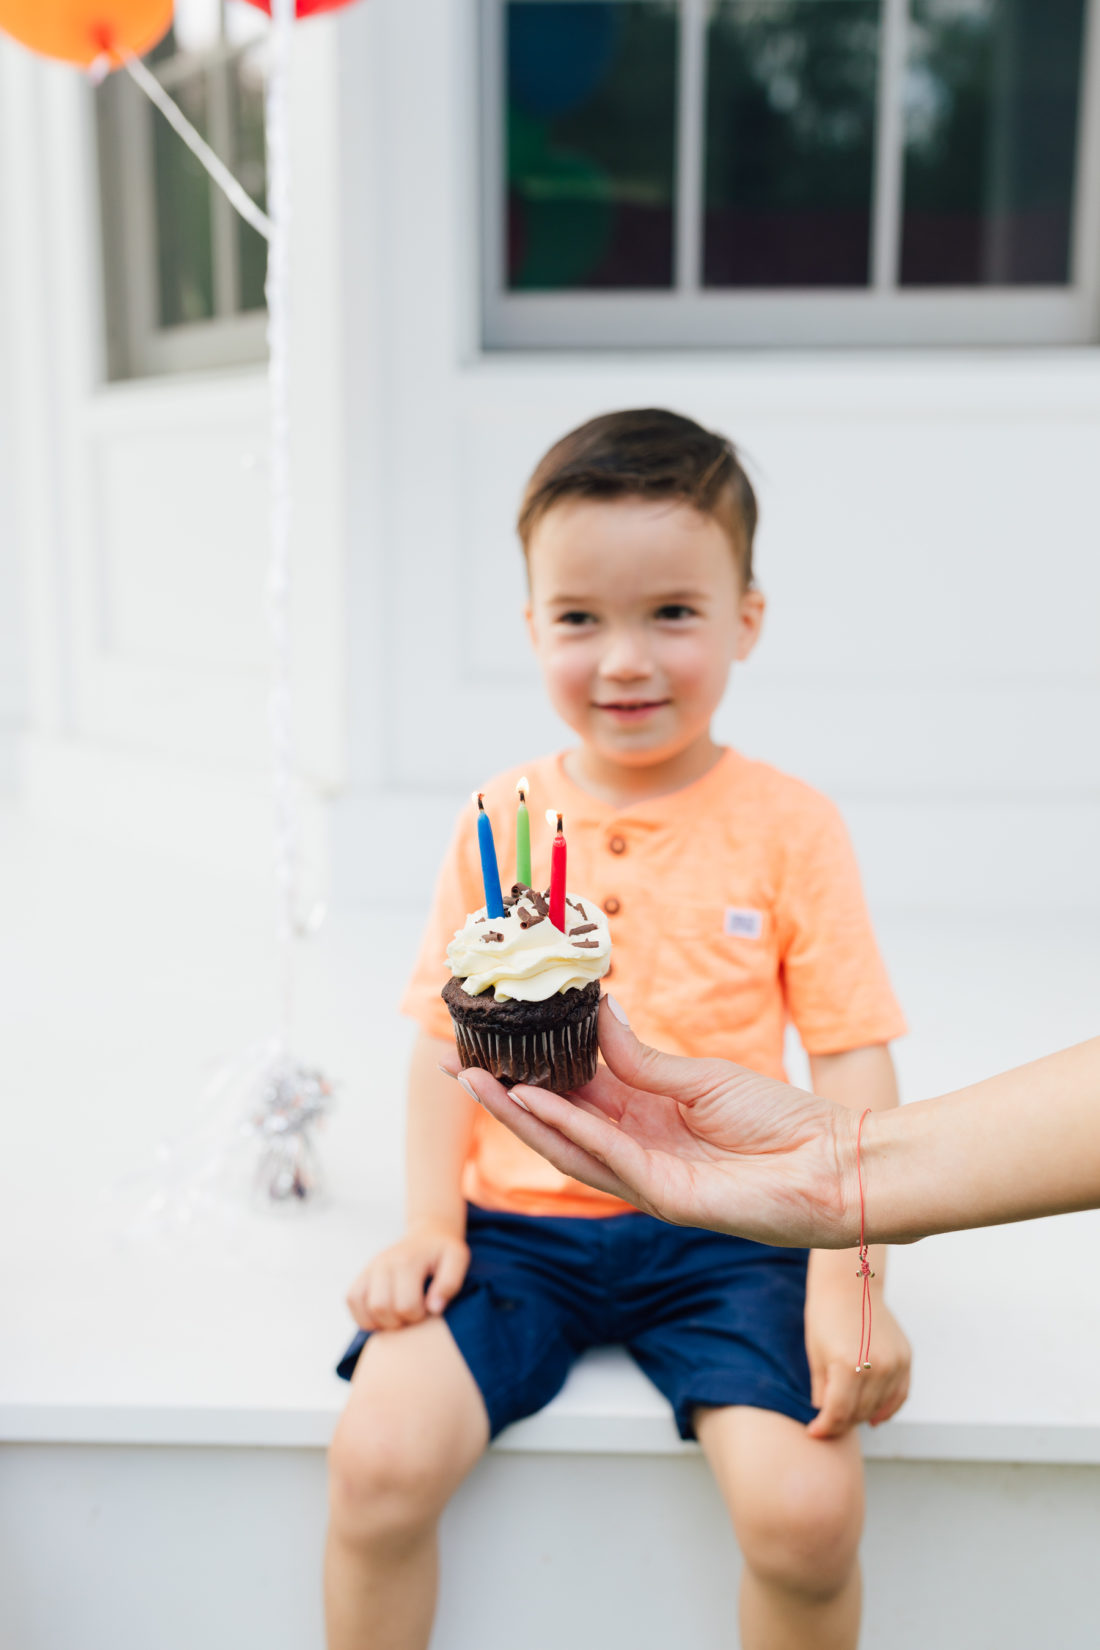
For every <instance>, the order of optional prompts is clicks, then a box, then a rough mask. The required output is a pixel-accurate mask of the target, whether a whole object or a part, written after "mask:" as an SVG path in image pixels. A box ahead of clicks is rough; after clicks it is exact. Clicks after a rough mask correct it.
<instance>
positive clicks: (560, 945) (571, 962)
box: [447, 895, 611, 1003]
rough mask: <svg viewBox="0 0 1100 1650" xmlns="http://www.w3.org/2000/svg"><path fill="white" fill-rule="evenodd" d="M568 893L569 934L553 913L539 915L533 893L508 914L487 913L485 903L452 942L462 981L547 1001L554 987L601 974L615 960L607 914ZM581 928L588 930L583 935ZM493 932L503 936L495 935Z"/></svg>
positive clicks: (477, 988)
mask: <svg viewBox="0 0 1100 1650" xmlns="http://www.w3.org/2000/svg"><path fill="white" fill-rule="evenodd" d="M569 898H570V899H572V904H569V903H567V904H566V907H565V926H566V929H567V930H569V931H570V932H567V933H565V934H563V933H562V931H561V929H560V928H555V927H554V925H553V923H552V922H551V921H550V918H549V917H543V918H542V920H541V922H540V921H535V920H534V919H535V918H536V917H537V915H538V913H537V911H536V909H535V907H534V905H533V904H532V901H531V898H530V896H529V895H522V896H521V897H520V899H519V900H518V901H517V902H516V904H515V905H512V906H510V907H509V908H508V910H507V911H506V913H505V915H504V916H503V917H488V916H486V914H485V908H484V906H483V907H482V908H481V910H480V911H474V912H473V913H472V914H471V915H470V916H468V917H467V918H466V926H465V927H464V928H460V929H459V930H458V931H457V933H456V934H455V937H454V939H453V940H452V941H451V943H450V945H449V946H448V947H447V961H448V963H449V964H450V967H451V973H452V974H454V975H455V977H456V979H460V980H461V981H462V989H463V990H464V991H466V992H468V993H469V995H470V996H471V997H480V995H481V993H482V992H483V991H488V990H489V988H490V987H493V988H494V991H495V996H496V1000H497V1002H500V1003H503V1002H507V1001H508V1000H509V998H512V997H515V998H517V999H518V1000H519V1001H520V1002H525V1003H542V1002H545V1001H546V999H547V998H548V997H552V996H553V995H554V994H555V992H558V991H568V990H570V989H571V988H572V987H573V986H578V987H579V986H583V985H588V984H589V982H590V981H592V980H599V979H602V977H603V976H604V975H605V974H606V973H607V970H608V967H609V966H610V962H611V932H610V930H609V928H608V926H607V918H606V917H605V916H604V914H603V912H602V911H601V910H600V908H599V906H598V905H596V904H595V902H594V901H592V900H590V899H578V898H576V897H575V896H572V895H571V896H569ZM577 906H581V907H582V908H583V909H582V910H580V911H578V910H577V909H576V907H577ZM524 923H526V924H527V926H526V927H524V926H523V925H524ZM589 923H594V924H595V927H594V928H589V927H588V924H589ZM578 928H584V929H585V932H584V933H583V934H578V933H577V932H576V930H577V929H578ZM490 934H499V935H500V936H501V938H500V939H498V940H497V939H493V940H491V939H489V937H488V936H489V935H490ZM586 941H587V942H588V943H587V944H586V943H584V942H586ZM592 941H595V942H596V943H595V945H593V944H592Z"/></svg>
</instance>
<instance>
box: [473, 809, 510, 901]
mask: <svg viewBox="0 0 1100 1650" xmlns="http://www.w3.org/2000/svg"><path fill="white" fill-rule="evenodd" d="M474 795H475V798H476V801H477V840H478V846H479V848H480V849H481V880H482V882H483V883H484V884H485V914H486V916H488V917H502V916H503V915H504V900H503V899H502V898H501V893H500V872H499V871H498V869H497V851H496V849H495V847H494V846H493V827H492V826H491V825H490V823H489V815H488V814H487V813H486V812H485V803H484V801H483V800H482V797H483V792H481V791H476V792H475V793H474Z"/></svg>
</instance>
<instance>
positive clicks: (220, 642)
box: [93, 407, 268, 675]
mask: <svg viewBox="0 0 1100 1650" xmlns="http://www.w3.org/2000/svg"><path fill="white" fill-rule="evenodd" d="M261 413H262V407H261ZM257 433H258V432H257V430H256V429H254V428H251V427H249V425H248V424H242V423H241V422H240V421H239V420H226V421H225V422H224V423H223V424H221V426H220V427H219V425H218V424H217V423H215V424H214V426H213V427H211V424H210V423H209V422H207V421H204V422H203V424H202V427H201V428H197V429H187V428H182V429H181V428H180V427H179V426H178V424H177V426H176V427H175V428H172V429H170V430H162V431H158V432H154V433H147V432H143V431H140V430H134V431H130V432H128V433H126V434H122V433H114V432H113V433H108V434H104V435H102V436H101V437H100V438H99V439H98V441H96V442H95V444H94V449H93V451H94V457H93V468H94V471H95V475H96V494H97V508H96V511H95V515H96V520H97V524H98V526H97V532H96V540H97V548H98V552H99V557H100V567H99V579H100V588H101V592H102V604H103V606H102V632H101V636H100V641H101V644H102V646H103V649H104V651H105V652H106V653H108V654H109V655H110V656H111V657H112V658H114V659H116V660H118V661H119V662H122V661H124V660H127V659H129V660H133V661H135V662H145V663H149V664H151V663H160V664H163V665H167V666H180V665H184V666H188V667H189V668H191V669H199V670H202V669H213V670H216V671H222V672H226V671H228V672H230V673H232V674H233V675H240V674H242V673H245V672H253V673H257V672H262V671H263V669H264V667H265V664H266V659H267V645H268V644H267V629H266V624H265V618H264V604H263V595H264V570H265V560H266V552H267V532H266V527H267V487H266V479H267V478H266V472H263V471H261V470H260V467H259V455H258V453H257V441H256V435H257Z"/></svg>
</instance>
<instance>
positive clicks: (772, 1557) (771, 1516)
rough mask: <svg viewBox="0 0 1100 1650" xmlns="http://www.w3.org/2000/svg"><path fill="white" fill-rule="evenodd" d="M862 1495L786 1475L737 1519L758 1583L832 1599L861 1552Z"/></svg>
mask: <svg viewBox="0 0 1100 1650" xmlns="http://www.w3.org/2000/svg"><path fill="white" fill-rule="evenodd" d="M862 1530H863V1496H862V1490H861V1487H860V1485H859V1482H858V1480H857V1481H856V1482H854V1483H853V1484H852V1485H851V1486H849V1487H847V1488H846V1487H844V1486H842V1485H837V1484H835V1483H829V1482H827V1481H825V1480H816V1481H815V1479H814V1477H813V1475H809V1476H807V1475H804V1474H802V1473H798V1472H790V1473H787V1474H785V1475H783V1476H781V1477H780V1478H779V1479H778V1480H777V1481H776V1482H775V1483H773V1484H771V1485H769V1486H768V1488H767V1490H766V1491H764V1492H762V1493H761V1495H760V1497H759V1500H758V1501H757V1504H756V1505H755V1507H753V1508H752V1509H750V1510H749V1511H748V1512H747V1515H745V1516H742V1518H741V1519H739V1520H738V1539H739V1542H740V1546H741V1551H742V1554H743V1557H744V1559H745V1562H746V1564H747V1565H748V1566H749V1568H750V1569H751V1570H752V1572H753V1574H754V1575H756V1576H757V1577H758V1578H759V1579H760V1580H761V1581H764V1582H766V1583H768V1584H769V1585H771V1586H773V1587H779V1588H782V1589H783V1590H784V1591H786V1592H791V1593H797V1594H800V1595H801V1596H803V1597H805V1598H813V1599H827V1598H832V1597H834V1596H835V1595H836V1594H837V1593H839V1592H840V1591H841V1590H842V1589H843V1588H844V1587H845V1586H846V1585H847V1583H848V1580H849V1578H850V1577H851V1574H852V1570H853V1567H854V1565H855V1563H856V1559H857V1557H858V1554H859V1540H860V1536H861V1534H862Z"/></svg>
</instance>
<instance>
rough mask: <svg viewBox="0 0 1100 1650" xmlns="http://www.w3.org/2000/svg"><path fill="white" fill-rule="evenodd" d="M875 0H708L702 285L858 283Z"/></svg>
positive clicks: (867, 252) (869, 151) (867, 228)
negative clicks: (710, 3) (710, 2)
mask: <svg viewBox="0 0 1100 1650" xmlns="http://www.w3.org/2000/svg"><path fill="white" fill-rule="evenodd" d="M878 46H879V0H717V3H716V4H715V5H714V7H713V10H712V13H711V19H710V26H709V32H708V39H707V109H706V159H705V168H706V170H705V178H706V185H705V187H706V223H705V230H704V253H703V279H704V282H705V284H706V285H707V286H810V287H816V286H865V285H866V284H867V281H868V279H869V273H870V257H871V200H872V173H873V164H874V149H875V97H876V89H877V75H878Z"/></svg>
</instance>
